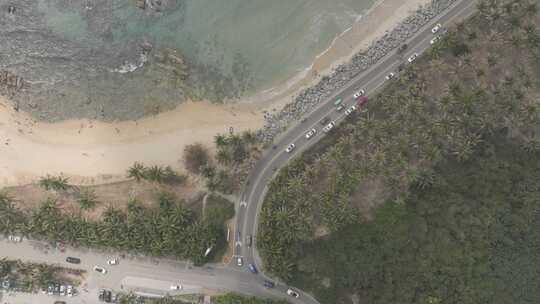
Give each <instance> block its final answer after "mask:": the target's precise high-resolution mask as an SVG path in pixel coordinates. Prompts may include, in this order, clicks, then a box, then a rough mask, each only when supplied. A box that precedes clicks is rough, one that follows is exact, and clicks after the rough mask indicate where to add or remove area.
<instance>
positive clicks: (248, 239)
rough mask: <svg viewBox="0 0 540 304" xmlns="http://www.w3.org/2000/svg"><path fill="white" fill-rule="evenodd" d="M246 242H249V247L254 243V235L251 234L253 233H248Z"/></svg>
mask: <svg viewBox="0 0 540 304" xmlns="http://www.w3.org/2000/svg"><path fill="white" fill-rule="evenodd" d="M246 243H247V245H248V247H251V244H253V237H252V236H251V234H250V235H248V237H247V240H246Z"/></svg>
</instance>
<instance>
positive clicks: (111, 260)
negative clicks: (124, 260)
mask: <svg viewBox="0 0 540 304" xmlns="http://www.w3.org/2000/svg"><path fill="white" fill-rule="evenodd" d="M107 264H109V265H118V258H114V259H110V260H108V261H107Z"/></svg>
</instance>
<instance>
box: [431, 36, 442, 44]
mask: <svg viewBox="0 0 540 304" xmlns="http://www.w3.org/2000/svg"><path fill="white" fill-rule="evenodd" d="M439 40H441V36H435V37H433V39H431V40H430V41H429V43H430V44H435V43H437V41H439Z"/></svg>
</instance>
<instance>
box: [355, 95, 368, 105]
mask: <svg viewBox="0 0 540 304" xmlns="http://www.w3.org/2000/svg"><path fill="white" fill-rule="evenodd" d="M367 102H368V98H367V96H362V97H360V98H358V102H357V103H356V105H357V106H359V107H362V106H363V105H364V104H366V103H367Z"/></svg>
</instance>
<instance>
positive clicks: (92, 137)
mask: <svg viewBox="0 0 540 304" xmlns="http://www.w3.org/2000/svg"><path fill="white" fill-rule="evenodd" d="M401 2H402V0H379V1H378V2H376V3H375V4H374V6H373V7H372V8H370V9H369V10H367V11H366V14H364V15H363V16H362V17H361V18H360V19H359V20H358V21H357V22H355V23H354V24H353V25H352V26H351V27H350V28H349V29H347V30H345V31H344V32H343V33H341V34H340V35H338V36H337V37H336V38H335V39H334V40H333V41H332V43H331V45H330V46H329V47H328V48H327V49H326V50H325V51H324V52H322V53H321V54H319V55H318V56H316V57H315V59H314V61H313V62H312V64H311V65H310V66H309V67H307V68H306V69H305V70H304V71H302V72H300V73H298V74H297V75H295V76H293V77H292V78H291V79H290V80H289V81H287V82H285V83H284V84H283V85H280V86H277V87H276V90H277V91H280V88H281V92H277V93H273V92H272V91H268V90H266V91H263V92H260V93H259V94H256V95H254V96H252V97H250V98H246V99H243V100H240V101H239V102H235V103H227V104H225V105H215V104H210V103H208V102H203V101H201V102H195V103H193V102H187V103H184V104H181V105H179V106H178V107H177V108H176V109H174V110H172V111H167V112H163V113H160V114H158V115H156V116H149V117H145V118H142V119H139V120H131V121H121V122H112V123H105V122H99V121H93V120H88V119H81V120H68V121H64V122H59V123H45V122H38V121H36V120H35V119H33V118H32V117H30V116H29V115H28V114H27V113H21V112H16V111H14V110H13V109H12V107H11V104H10V102H9V101H7V99H5V98H2V97H0V126H1V128H0V168H2V173H0V188H1V187H5V186H17V185H23V184H28V183H32V182H35V181H37V180H38V179H39V177H41V176H44V175H45V174H60V173H62V174H64V175H65V176H66V177H69V178H70V183H72V184H79V185H93V184H100V183H111V182H117V181H122V180H125V179H126V176H125V172H126V170H127V168H128V167H129V166H131V165H132V164H133V162H135V161H139V162H143V163H146V164H148V165H154V164H156V165H171V166H172V167H173V168H175V169H179V170H183V164H182V162H181V159H182V151H183V148H184V147H185V146H186V145H189V144H192V143H195V142H200V143H203V144H205V145H206V146H207V147H208V148H209V149H210V150H211V151H213V150H214V147H213V138H214V136H215V135H216V134H217V133H225V132H228V128H229V127H230V126H233V127H234V129H235V131H243V130H248V129H251V130H257V129H260V128H262V126H263V125H264V123H265V118H264V115H263V114H264V113H266V112H273V111H276V110H279V109H281V108H282V107H283V106H285V105H286V104H288V103H290V102H291V101H292V98H294V96H295V95H297V94H298V93H299V92H301V91H302V90H303V89H305V88H307V87H310V86H312V85H314V84H315V83H316V82H318V81H319V80H320V78H321V77H322V75H325V74H329V73H331V72H332V70H333V69H335V67H337V66H339V65H340V64H342V63H344V62H346V61H348V60H350V59H351V58H352V56H353V55H354V54H356V53H358V52H359V51H360V50H362V49H365V48H367V47H368V46H369V45H370V44H371V43H372V42H373V41H374V40H376V39H377V38H379V37H381V36H382V35H384V34H385V33H386V32H387V31H389V30H391V29H392V28H394V27H395V26H396V25H397V24H398V23H399V22H400V21H402V20H403V19H404V18H405V17H407V16H408V15H409V14H410V13H412V12H413V11H414V10H416V9H417V8H418V7H419V5H421V4H423V5H425V4H427V3H429V2H430V0H411V1H410V2H408V3H405V4H404V3H401ZM381 20H382V21H381ZM353 42H354V43H353Z"/></svg>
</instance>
